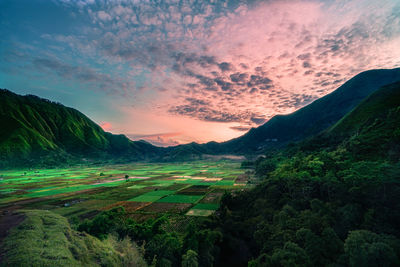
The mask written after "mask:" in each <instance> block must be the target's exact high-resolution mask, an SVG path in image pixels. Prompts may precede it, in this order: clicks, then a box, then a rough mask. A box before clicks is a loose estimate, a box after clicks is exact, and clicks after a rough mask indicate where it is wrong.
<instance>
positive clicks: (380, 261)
mask: <svg viewBox="0 0 400 267" xmlns="http://www.w3.org/2000/svg"><path fill="white" fill-rule="evenodd" d="M393 242H394V243H396V238H394V237H390V236H386V235H378V234H376V233H373V232H370V231H367V230H355V231H351V232H350V233H349V235H348V237H347V239H346V241H345V243H344V252H345V254H346V256H347V258H348V261H349V262H348V263H349V265H350V266H396V265H398V264H399V258H398V257H397V255H396V252H395V251H394V249H393V247H394V246H393V245H392V244H391V243H393ZM397 242H398V240H397Z"/></svg>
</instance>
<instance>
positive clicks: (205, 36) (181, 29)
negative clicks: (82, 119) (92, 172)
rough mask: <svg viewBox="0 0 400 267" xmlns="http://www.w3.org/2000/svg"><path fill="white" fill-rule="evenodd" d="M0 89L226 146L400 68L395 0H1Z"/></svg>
mask: <svg viewBox="0 0 400 267" xmlns="http://www.w3.org/2000/svg"><path fill="white" fill-rule="evenodd" d="M0 36H1V39H0V62H1V64H0V87H1V88H8V89H10V90H12V91H14V92H16V93H20V94H35V95H38V96H41V97H45V98H48V99H51V100H54V101H57V102H61V103H63V104H64V105H67V106H71V107H74V108H77V109H79V110H80V111H82V112H83V113H84V114H86V115H87V116H88V117H90V118H91V119H93V120H94V121H95V122H97V123H99V124H100V125H102V127H103V128H104V129H105V130H107V131H111V132H113V133H124V134H126V135H128V136H129V137H130V138H131V139H146V140H150V141H151V142H153V143H154V144H158V145H174V144H178V143H187V142H191V141H196V142H206V141H211V140H216V141H223V140H228V139H230V138H233V137H237V136H239V135H242V134H244V133H245V132H246V131H247V130H248V129H249V128H251V127H257V126H258V125H261V124H262V123H264V122H265V121H267V120H268V119H269V118H271V117H272V116H274V115H275V114H285V113H290V112H293V111H295V110H296V109H299V108H301V107H302V106H304V105H307V104H308V103H310V102H312V101H313V100H315V99H317V98H319V97H321V96H324V95H326V94H328V93H330V92H332V90H334V89H335V88H337V87H338V86H340V85H341V84H342V83H343V82H345V81H346V80H348V79H349V78H351V77H352V76H354V75H355V74H357V73H359V72H361V71H364V70H367V69H372V68H394V67H400V1H398V0H319V1H318V0H299V1H295V0H287V1H286V0H269V1H268V0H267V1H257V0H248V1H245V0H231V1H218V0H209V1H202V0H164V1H163V0H158V1H147V0H146V1H145V0H133V1H105V0H99V1H96V0H77V1H73V0H59V1H56V0H53V1H52V0H26V1H23V0H2V1H0Z"/></svg>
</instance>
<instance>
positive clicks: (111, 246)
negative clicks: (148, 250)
mask: <svg viewBox="0 0 400 267" xmlns="http://www.w3.org/2000/svg"><path fill="white" fill-rule="evenodd" d="M25 214H26V219H25V220H24V221H23V222H22V223H21V224H20V225H19V226H17V227H16V228H14V229H13V230H12V231H11V233H10V235H9V236H8V237H7V238H6V239H5V241H4V244H2V247H1V249H2V251H4V252H5V258H4V259H3V262H2V263H1V264H0V266H124V265H125V266H145V262H144V260H143V259H142V258H141V256H140V254H139V253H138V251H137V249H136V248H134V247H132V244H130V245H129V244H128V243H126V244H124V245H125V247H124V248H121V247H118V246H116V242H115V240H111V241H109V240H106V241H100V240H99V239H97V238H95V237H93V236H90V235H88V234H85V233H80V232H77V231H75V230H72V229H71V227H70V225H69V223H68V221H67V219H66V218H64V217H62V216H60V215H57V214H54V213H52V212H49V211H40V210H33V211H26V212H25ZM129 246H131V247H130V248H129ZM116 248H117V249H116ZM128 249H129V251H127V250H128ZM118 250H119V251H118ZM124 250H125V251H124ZM124 252H125V253H124ZM127 252H129V255H128V253H127ZM126 264H132V265H126Z"/></svg>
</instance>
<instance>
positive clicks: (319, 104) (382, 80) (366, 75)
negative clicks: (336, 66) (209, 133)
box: [203, 68, 400, 154]
mask: <svg viewBox="0 0 400 267" xmlns="http://www.w3.org/2000/svg"><path fill="white" fill-rule="evenodd" d="M397 81H400V68H397V69H390V70H386V69H382V70H370V71H366V72H362V73H360V74H358V75H356V76H355V77H353V78H352V79H350V80H349V81H347V82H346V83H344V84H343V85H342V86H340V87H339V88H338V89H337V90H335V91H334V92H332V93H330V94H328V95H326V96H324V97H322V98H320V99H318V100H315V101H314V102H312V103H311V104H309V105H308V106H305V107H303V108H301V109H299V110H297V111H296V112H294V113H291V114H288V115H277V116H274V117H273V118H271V119H270V120H269V121H268V122H266V123H265V124H263V125H262V126H260V127H258V128H253V129H251V130H250V131H249V132H247V133H246V134H244V135H243V136H241V137H238V138H235V139H232V140H230V141H227V142H224V143H220V145H219V146H217V147H215V145H213V147H214V151H215V152H218V153H227V152H228V151H229V152H231V153H241V154H251V153H256V152H257V153H260V152H262V151H265V150H268V149H270V148H276V147H281V146H282V145H285V144H287V143H289V142H295V141H300V140H302V139H304V138H307V137H310V136H313V135H316V134H318V133H319V132H321V131H323V130H325V129H326V128H328V127H330V126H332V125H333V124H335V123H336V122H338V121H339V120H340V119H341V118H342V117H343V116H344V115H345V114H347V113H348V112H349V111H351V110H352V109H353V108H354V107H356V106H357V105H358V104H359V103H360V102H361V101H362V100H363V99H364V98H365V97H367V96H368V95H370V94H371V93H372V92H374V91H376V90H377V89H378V88H380V87H381V86H384V85H387V84H391V83H394V82H397ZM208 146H209V144H205V145H204V146H203V147H204V149H208Z"/></svg>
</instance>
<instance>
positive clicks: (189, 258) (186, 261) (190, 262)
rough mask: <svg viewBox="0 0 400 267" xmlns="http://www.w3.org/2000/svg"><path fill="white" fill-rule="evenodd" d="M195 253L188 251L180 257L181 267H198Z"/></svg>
mask: <svg viewBox="0 0 400 267" xmlns="http://www.w3.org/2000/svg"><path fill="white" fill-rule="evenodd" d="M197 256H198V255H197V252H196V251H193V250H191V249H189V250H188V251H187V252H186V254H184V255H183V256H182V267H197V266H199V263H198V260H197Z"/></svg>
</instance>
